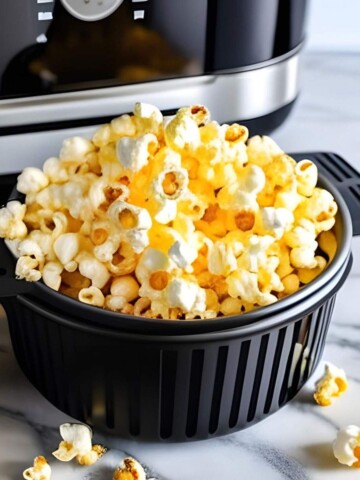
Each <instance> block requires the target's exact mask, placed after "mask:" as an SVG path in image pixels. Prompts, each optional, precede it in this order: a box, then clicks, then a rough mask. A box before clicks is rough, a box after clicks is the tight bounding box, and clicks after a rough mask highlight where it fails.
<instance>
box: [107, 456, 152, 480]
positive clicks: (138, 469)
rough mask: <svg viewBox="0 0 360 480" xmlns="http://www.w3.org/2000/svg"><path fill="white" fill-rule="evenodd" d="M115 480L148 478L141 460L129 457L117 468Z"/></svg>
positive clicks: (144, 479) (141, 479) (142, 479)
mask: <svg viewBox="0 0 360 480" xmlns="http://www.w3.org/2000/svg"><path fill="white" fill-rule="evenodd" d="M113 480H146V473H145V471H144V469H143V467H142V466H141V465H140V463H139V462H137V461H136V460H135V459H134V458H131V457H127V458H124V460H123V461H122V462H121V464H120V465H119V467H118V468H117V469H116V470H115V472H114V475H113Z"/></svg>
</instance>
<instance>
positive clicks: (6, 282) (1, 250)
mask: <svg viewBox="0 0 360 480" xmlns="http://www.w3.org/2000/svg"><path fill="white" fill-rule="evenodd" d="M15 264H16V261H15V259H14V257H13V256H12V254H11V253H10V251H9V249H8V248H7V246H6V245H5V242H4V240H3V239H2V238H1V239H0V303H1V298H5V297H15V296H16V295H19V294H20V293H29V292H30V291H31V290H32V289H33V288H34V285H33V283H31V282H26V281H25V280H16V278H15Z"/></svg>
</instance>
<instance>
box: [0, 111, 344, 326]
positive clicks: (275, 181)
mask: <svg viewBox="0 0 360 480" xmlns="http://www.w3.org/2000/svg"><path fill="white" fill-rule="evenodd" d="M248 134H249V132H248V130H247V128H246V127H244V126H242V125H239V124H237V123H234V124H231V125H227V124H224V125H219V124H218V123H217V122H216V121H211V120H210V112H209V111H208V109H207V108H206V107H204V106H202V105H191V106H188V107H184V108H181V109H180V110H179V111H178V112H177V113H176V115H174V116H172V117H165V118H164V117H163V115H162V113H161V111H160V110H159V109H158V108H157V107H155V106H153V105H150V104H147V103H137V104H135V106H134V113H133V115H121V116H120V117H118V118H115V119H113V120H112V121H111V122H110V123H108V124H105V125H102V126H101V127H100V128H98V130H97V131H96V132H95V134H94V136H93V137H92V139H91V140H88V139H83V138H80V137H73V138H70V139H68V140H65V141H64V143H63V146H62V148H61V151H60V155H59V158H57V157H51V158H49V159H47V160H46V162H45V163H44V165H43V169H42V170H40V169H37V168H28V169H25V170H24V171H23V173H22V174H21V175H20V176H19V181H18V186H19V189H20V191H22V192H23V193H24V194H25V201H24V205H22V204H21V203H20V202H17V201H13V202H9V203H8V204H7V206H6V207H4V208H2V209H0V236H1V237H4V238H5V241H6V243H7V245H8V246H9V248H10V250H11V251H12V252H13V253H14V255H15V256H16V257H18V260H17V266H16V275H17V277H18V278H22V279H26V280H27V281H37V280H40V279H41V278H42V279H43V282H44V283H45V285H47V286H49V287H50V288H52V289H54V290H56V291H59V292H61V293H64V294H66V295H69V296H71V297H72V298H75V299H79V300H80V301H81V302H84V303H87V304H89V305H93V306H97V307H99V308H105V309H109V310H111V311H114V312H121V313H124V314H127V315H141V316H144V317H147V318H168V319H173V320H176V319H181V320H187V319H197V318H200V319H207V318H213V317H216V316H220V315H234V314H240V313H243V312H249V311H251V310H252V309H254V308H258V307H261V306H265V305H269V304H271V303H273V302H275V301H277V300H278V299H281V298H283V297H285V296H287V295H290V294H292V293H295V292H297V291H298V290H299V289H301V288H302V286H304V285H306V284H308V283H309V282H311V281H313V280H314V279H315V278H316V277H317V276H318V275H320V274H321V272H322V271H324V270H325V269H326V267H327V265H328V264H329V262H331V261H332V259H333V258H334V255H335V254H336V251H337V240H336V236H335V234H334V232H333V231H332V230H331V229H332V227H333V225H334V222H335V215H336V212H337V205H336V203H335V201H334V199H333V197H332V195H331V194H330V193H329V192H327V191H326V190H324V189H321V188H318V187H317V186H316V183H317V168H316V166H315V164H313V163H312V162H311V161H310V160H306V159H304V160H302V161H301V162H299V163H296V162H295V161H294V160H293V159H292V158H291V157H289V156H288V155H286V154H285V153H284V152H283V151H282V150H281V149H280V148H279V147H278V146H277V145H276V143H275V142H273V141H272V140H271V139H270V138H269V137H266V136H262V137H260V136H257V137H253V138H250V139H249V140H248Z"/></svg>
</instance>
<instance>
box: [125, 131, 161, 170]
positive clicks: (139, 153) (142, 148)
mask: <svg viewBox="0 0 360 480" xmlns="http://www.w3.org/2000/svg"><path fill="white" fill-rule="evenodd" d="M157 146H158V140H157V138H156V136H155V135H153V134H152V133H147V134H145V135H143V136H142V137H138V138H136V139H134V138H131V137H122V138H120V140H118V142H117V143H116V156H117V159H118V161H119V162H120V164H121V165H122V167H123V168H124V169H125V170H127V171H129V172H131V173H132V174H133V173H136V172H138V171H139V170H141V169H142V168H143V167H145V166H146V165H147V164H148V162H149V157H150V149H151V148H152V149H153V150H155V149H156V148H157Z"/></svg>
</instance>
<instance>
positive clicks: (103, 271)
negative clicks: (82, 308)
mask: <svg viewBox="0 0 360 480" xmlns="http://www.w3.org/2000/svg"><path fill="white" fill-rule="evenodd" d="M76 260H77V262H78V264H79V272H80V273H81V275H83V276H84V277H86V278H89V279H90V280H91V282H92V286H93V287H97V288H100V289H101V288H103V287H104V286H105V284H106V283H107V282H108V280H109V279H110V274H109V272H108V269H107V268H106V266H105V265H104V264H103V263H101V262H99V260H97V259H96V258H95V257H94V256H92V255H91V254H89V253H85V252H82V253H80V254H79V255H78V256H77V258H76Z"/></svg>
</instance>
